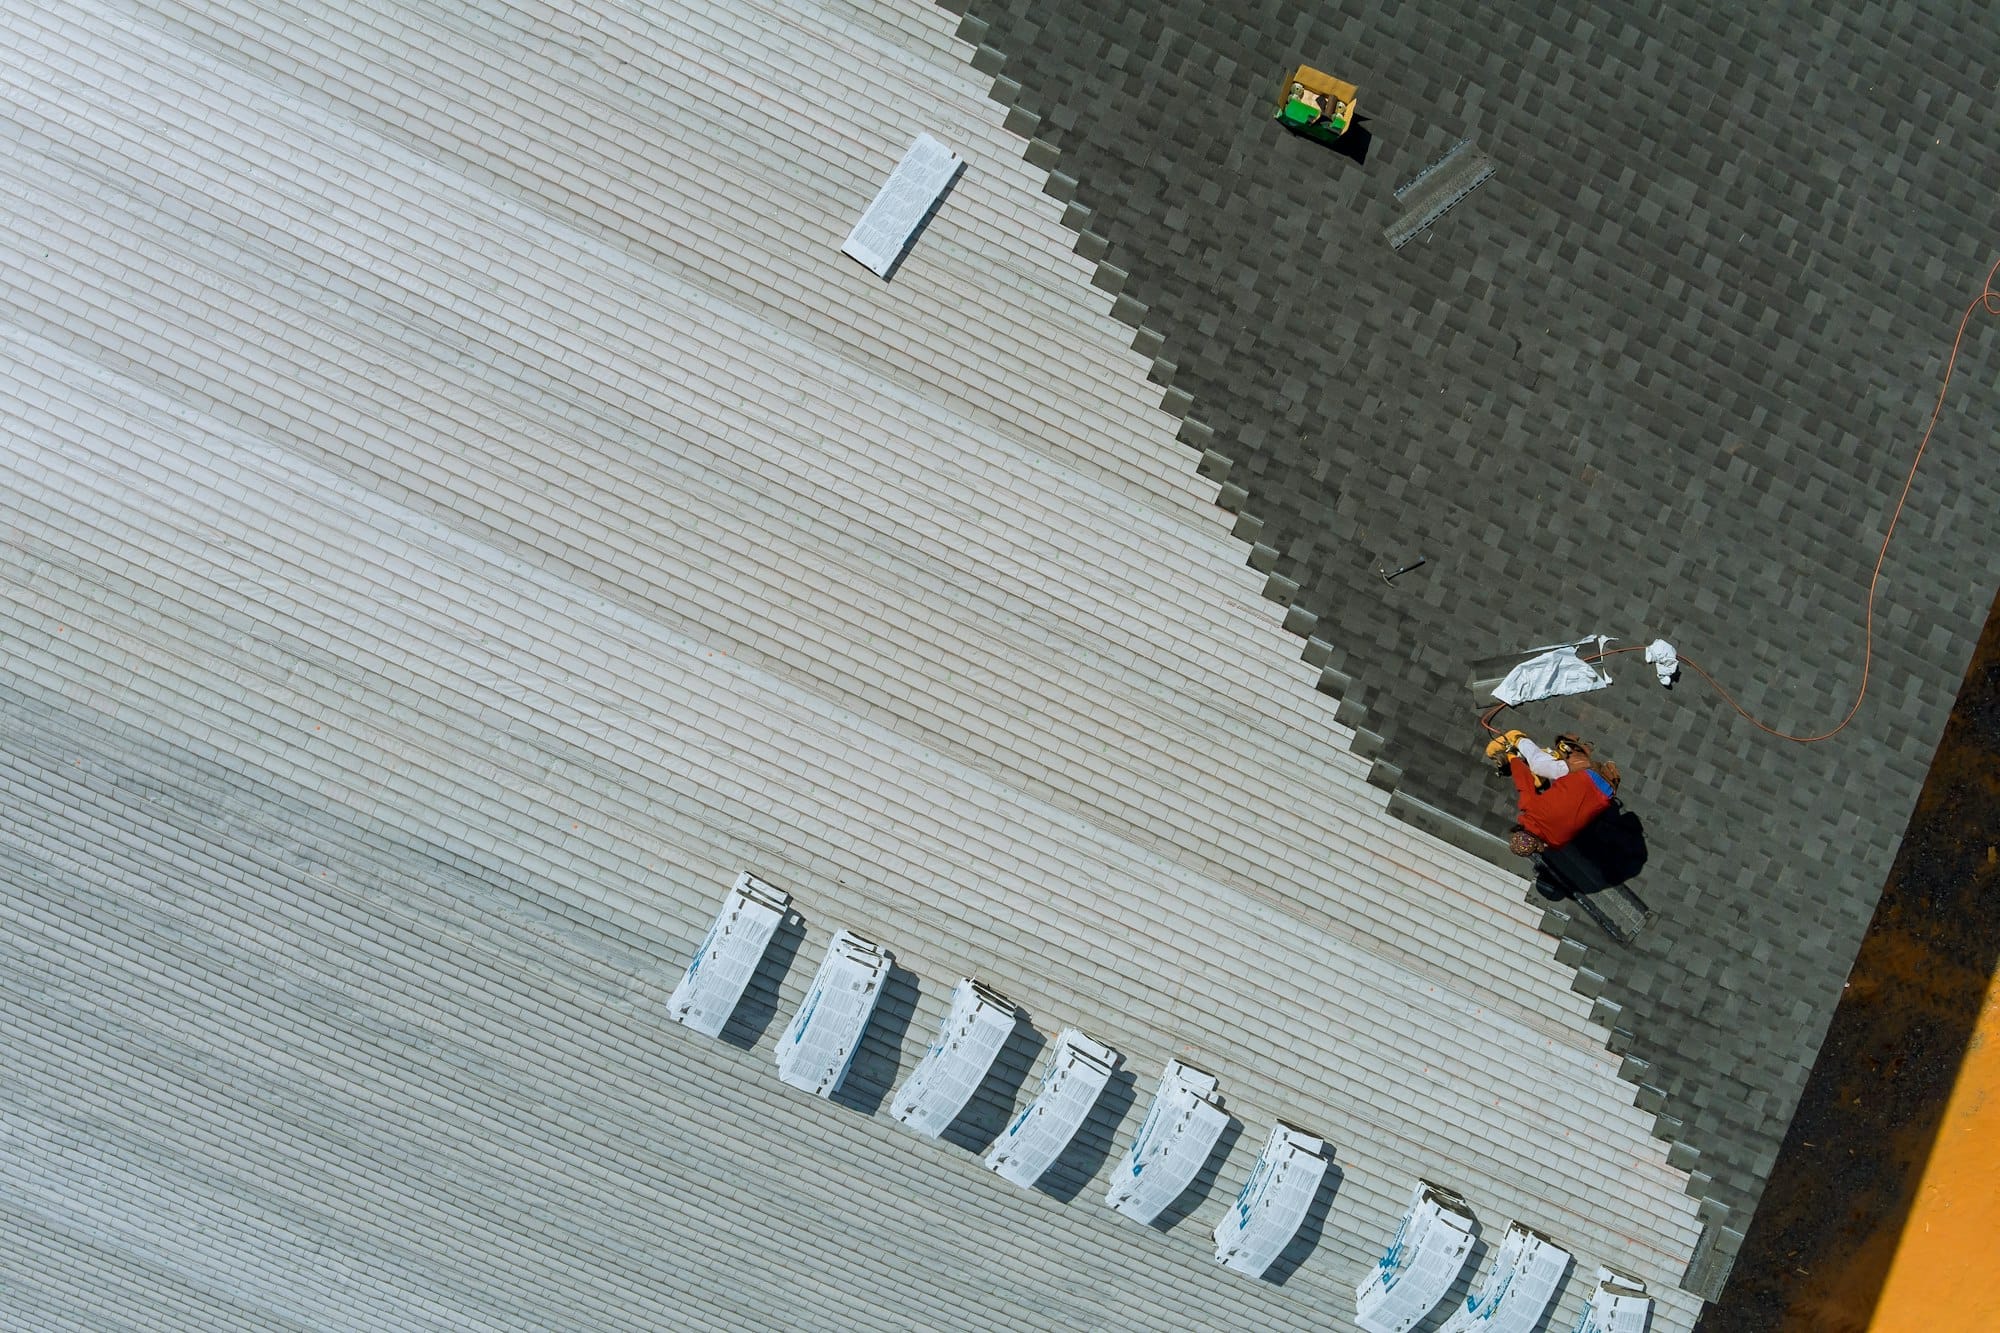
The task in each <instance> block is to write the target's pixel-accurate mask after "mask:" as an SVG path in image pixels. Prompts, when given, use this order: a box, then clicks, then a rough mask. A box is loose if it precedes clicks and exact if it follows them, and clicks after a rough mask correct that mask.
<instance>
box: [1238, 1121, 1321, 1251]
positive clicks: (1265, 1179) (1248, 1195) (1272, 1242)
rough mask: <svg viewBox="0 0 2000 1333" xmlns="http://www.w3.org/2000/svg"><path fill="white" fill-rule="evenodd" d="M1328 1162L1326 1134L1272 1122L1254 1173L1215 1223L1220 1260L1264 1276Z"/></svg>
mask: <svg viewBox="0 0 2000 1333" xmlns="http://www.w3.org/2000/svg"><path fill="white" fill-rule="evenodd" d="M1327 1166H1328V1161H1327V1158H1326V1144H1325V1143H1324V1142H1323V1141H1322V1140H1320V1139H1317V1138H1315V1137H1313V1136H1312V1135H1310V1134H1303V1133H1300V1132H1299V1131H1298V1130H1296V1129H1293V1128H1292V1127H1291V1126H1290V1125H1285V1124H1277V1125H1273V1126H1272V1127H1271V1137H1270V1138H1268V1139H1266V1140H1265V1142H1264V1151H1263V1152H1261V1153H1259V1154H1258V1155H1257V1165H1256V1166H1254V1167H1252V1168H1251V1169H1250V1179H1248V1180H1247V1181H1245V1182H1244V1183H1243V1188H1242V1190H1241V1191H1239V1192H1238V1193H1237V1195H1236V1202H1235V1203H1233V1204H1231V1205H1230V1207H1229V1211H1228V1212H1226V1213H1224V1214H1223V1215H1222V1220H1221V1221H1220V1222H1218V1223H1216V1225H1215V1231H1214V1236H1215V1257H1216V1260H1217V1261H1218V1262H1220V1263H1221V1264H1222V1265H1223V1266H1224V1267H1225V1268H1232V1269H1235V1270H1236V1271H1237V1272H1239V1273H1244V1274H1248V1275H1249V1276H1251V1277H1261V1276H1262V1275H1263V1273H1264V1270H1265V1269H1267V1268H1269V1267H1270V1266H1271V1265H1272V1264H1274V1263H1276V1262H1277V1259H1278V1256H1279V1255H1280V1254H1282V1253H1283V1252H1284V1249H1285V1247H1286V1246H1287V1245H1289V1244H1291V1242H1292V1237H1293V1236H1295V1235H1297V1234H1298V1230H1299V1225H1300V1223H1302V1222H1304V1221H1305V1219H1306V1212H1307V1211H1308V1210H1309V1209H1310V1208H1311V1207H1312V1202H1313V1196H1314V1195H1316V1194H1318V1193H1319V1187H1320V1182H1321V1181H1322V1180H1324V1179H1325V1178H1326V1168H1327Z"/></svg>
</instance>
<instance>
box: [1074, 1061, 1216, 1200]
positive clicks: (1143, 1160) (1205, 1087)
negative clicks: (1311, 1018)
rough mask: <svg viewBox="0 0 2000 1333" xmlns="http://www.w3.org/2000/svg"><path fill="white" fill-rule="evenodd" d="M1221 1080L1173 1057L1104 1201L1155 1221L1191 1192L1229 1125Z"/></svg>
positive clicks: (1161, 1077)
mask: <svg viewBox="0 0 2000 1333" xmlns="http://www.w3.org/2000/svg"><path fill="white" fill-rule="evenodd" d="M1215 1089H1216V1079H1215V1075H1213V1074H1204V1073H1203V1072H1202V1071H1201V1070H1199V1069H1193V1068H1190V1067H1189V1066H1187V1065H1184V1064H1182V1063H1181V1062H1180V1061H1178V1060H1169V1061H1167V1069H1166V1072H1165V1073H1164V1074H1162V1075H1161V1076H1160V1086H1159V1090H1158V1091H1156V1092H1155V1093H1154V1094H1153V1103H1152V1105H1151V1106H1150V1107H1149V1108H1148V1109H1147V1111H1146V1118H1145V1119H1144V1120H1143V1121H1141V1122H1140V1124H1139V1132H1138V1133H1137V1134H1136V1135H1134V1136H1133V1138H1132V1146H1131V1147H1130V1148H1129V1149H1127V1150H1126V1153H1125V1157H1124V1159H1123V1160H1122V1161H1121V1162H1120V1163H1119V1166H1118V1169H1117V1170H1116V1171H1115V1172H1113V1173H1112V1176H1111V1188H1110V1189H1109V1190H1108V1191H1106V1192H1105V1196H1104V1201H1105V1202H1106V1203H1108V1204H1110V1205H1111V1206H1112V1207H1113V1208H1116V1209H1117V1210H1118V1211H1119V1212H1121V1213H1123V1214H1125V1216H1127V1217H1129V1218H1131V1219H1133V1220H1134V1221H1137V1222H1151V1221H1152V1220H1153V1219H1154V1218H1156V1217H1158V1216H1159V1215H1160V1214H1161V1213H1163V1212H1165V1211H1166V1209H1167V1205H1169V1204H1171V1203H1172V1202H1173V1201H1174V1200H1175V1199H1178V1198H1179V1197H1180V1196H1181V1195H1182V1194H1183V1193H1185V1192H1186V1190H1187V1188H1188V1186H1189V1185H1191V1184H1193V1183H1194V1178H1195V1177H1196V1176H1197V1175H1199V1174H1200V1172H1201V1168H1202V1167H1203V1166H1204V1165H1205V1164H1206V1163H1207V1162H1208V1158H1209V1154H1210V1153H1212V1152H1213V1151H1214V1150H1215V1142H1216V1140H1217V1139H1219V1138H1221V1137H1222V1131H1223V1130H1224V1129H1226V1128H1227V1127H1228V1125H1229V1114H1228V1112H1226V1111H1224V1110H1223V1109H1222V1107H1221V1105H1220V1104H1219V1101H1218V1099H1217V1097H1216V1093H1215Z"/></svg>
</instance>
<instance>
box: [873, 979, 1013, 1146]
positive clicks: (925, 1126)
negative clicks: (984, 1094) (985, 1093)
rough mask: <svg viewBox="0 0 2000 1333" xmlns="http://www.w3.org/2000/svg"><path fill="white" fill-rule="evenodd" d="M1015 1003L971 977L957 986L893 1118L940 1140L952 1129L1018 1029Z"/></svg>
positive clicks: (896, 1104) (894, 1106) (902, 1091)
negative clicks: (948, 1009) (1015, 1027)
mask: <svg viewBox="0 0 2000 1333" xmlns="http://www.w3.org/2000/svg"><path fill="white" fill-rule="evenodd" d="M1014 1018H1015V1009H1014V1002H1013V1001H1012V1000H1010V999H1008V998H1007V997H1006V996H1004V995H1001V994H1000V993H999V992H997V991H994V990H990V989H988V988H987V987H985V986H982V985H980V984H979V983H978V982H977V981H974V980H972V979H971V978H969V977H968V978H966V979H964V980H962V981H960V982H959V983H958V985H956V986H954V987H953V988H952V992H951V1011H950V1012H949V1013H947V1014H946V1015H945V1019H944V1026H943V1027H941V1028H939V1029H938V1035H937V1040H936V1041H934V1042H932V1043H931V1046H930V1049H929V1050H927V1051H925V1052H924V1058H923V1059H922V1060H919V1061H918V1062H917V1067H916V1068H915V1069H913V1070H911V1071H910V1076H909V1077H908V1078H906V1079H904V1080H903V1086H902V1087H900V1088H898V1089H897V1090H896V1100H895V1102H894V1103H892V1104H891V1106H890V1108H889V1114H891V1115H893V1116H895V1117H896V1119H898V1120H900V1121H902V1122H903V1123H904V1124H906V1125H908V1126H909V1127H910V1128H911V1129H914V1130H916V1131H917V1133H919V1134H922V1135H925V1136H926V1137H929V1138H933V1139H934V1138H936V1137H937V1136H938V1135H940V1134H942V1133H944V1132H945V1130H947V1129H949V1128H950V1127H951V1122H952V1121H954V1120H956V1119H957V1118H958V1113H959V1112H960V1111H963V1110H964V1109H965V1104H966V1103H967V1102H969V1101H971V1100H972V1094H973V1093H975V1092H977V1091H978V1090H979V1085H980V1084H981V1083H982V1082H984V1081H985V1079H986V1074H987V1071H988V1070H990V1069H992V1068H993V1061H994V1059H995V1058H996V1057H997V1056H998V1055H999V1054H1000V1048H1001V1047H1002V1046H1004V1045H1006V1044H1007V1038H1008V1037H1009V1036H1010V1035H1012V1033H1013V1031H1014Z"/></svg>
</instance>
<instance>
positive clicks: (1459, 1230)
mask: <svg viewBox="0 0 2000 1333" xmlns="http://www.w3.org/2000/svg"><path fill="white" fill-rule="evenodd" d="M1478 1231H1479V1228H1478V1226H1477V1224H1475V1223H1474V1222H1473V1220H1472V1210H1471V1209H1470V1208H1468V1207H1467V1206H1466V1203H1465V1200H1464V1199H1461V1198H1460V1197H1459V1196H1458V1195H1456V1194H1454V1193H1452V1192H1451V1191H1450V1190H1448V1189H1445V1188H1444V1187H1442V1186H1440V1185H1433V1184H1430V1183H1429V1182H1428V1181H1421V1180H1420V1181H1418V1182H1417V1188H1416V1191H1415V1192H1414V1193H1413V1194H1412V1195H1411V1196H1410V1210H1409V1211H1408V1212H1407V1213H1405V1214H1404V1215H1403V1222H1402V1225H1401V1226H1399V1227H1397V1228H1396V1236H1395V1239H1393V1240H1391V1241H1390V1242H1389V1248H1388V1250H1387V1251H1385V1252H1384V1253H1383V1255H1382V1257H1381V1259H1379V1260H1378V1261H1376V1264H1375V1269H1374V1271H1373V1272H1371V1273H1370V1274H1369V1275H1368V1276H1367V1278H1365V1279H1364V1280H1363V1281H1362V1282H1361V1284H1360V1285H1359V1286H1357V1287H1356V1288H1355V1289H1354V1322H1355V1323H1356V1324H1359V1325H1360V1326H1361V1327H1362V1328H1363V1329H1364V1330H1366V1333H1408V1330H1409V1329H1411V1328H1413V1327H1414V1326H1415V1325H1417V1324H1419V1323H1421V1322H1422V1321H1423V1319H1424V1317H1425V1316H1426V1315H1428V1314H1429V1313H1430V1312H1431V1311H1432V1310H1433V1309H1435V1308H1436V1307H1437V1303H1438V1302H1439V1301H1441V1300H1443V1299H1444V1296H1445V1293H1446V1292H1448V1291H1450V1290H1451V1284H1452V1283H1454V1282H1456V1281H1458V1275H1459V1273H1460V1272H1461V1271H1462V1270H1463V1269H1464V1268H1465V1259H1466V1256H1467V1255H1468V1254H1470V1253H1471V1252H1472V1241H1473V1238H1474V1237H1475V1236H1476V1235H1477V1234H1478Z"/></svg>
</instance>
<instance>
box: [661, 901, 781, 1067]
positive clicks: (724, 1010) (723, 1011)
mask: <svg viewBox="0 0 2000 1333" xmlns="http://www.w3.org/2000/svg"><path fill="white" fill-rule="evenodd" d="M791 901H792V900H791V897H790V895H788V894H786V893H783V892H781V891H780V890H777V889H774V888H772V887H771V886H770V885H768V884H766V883H764V881H762V880H760V879H758V878H757V877H756V876H755V875H752V874H750V873H749V872H748V871H745V872H744V873H743V874H741V875H738V876H737V877H736V883H735V884H734V885H732V886H731V887H730V890H729V892H728V894H727V895H725V896H724V898H723V900H722V910H721V911H719V912H717V913H716V914H715V924H714V925H712V926H710V927H709V928H708V934H707V935H705V936H703V937H702V941H701V944H700V946H699V947H697V948H696V949H695V951H694V957H693V959H691V960H690V961H689V963H688V966H687V971H686V972H685V973H683V974H682V975H681V981H680V984H679V985H678V986H676V987H674V993H673V996H672V998H670V999H669V1000H668V1001H667V1013H668V1014H669V1015H671V1016H672V1018H673V1020H674V1021H675V1022H676V1023H684V1024H686V1025H687V1026H688V1027H689V1028H691V1029H693V1030H694V1031H696V1032H699V1033H701V1034H702V1035H703V1036H704V1037H719V1036H721V1035H722V1029H723V1028H724V1027H725V1026H726V1025H727V1024H728V1022H729V1016H730V1015H731V1014H733V1013H735V1012H736V1005H737V1003H738V1002H739V1001H740V1000H742V998H743V992H744V990H745V988H747V987H748V986H749V985H750V978H751V977H753V976H755V975H756V973H757V965H758V964H759V963H761V962H763V961H764V951H765V950H766V949H768V948H769V947H770V946H771V936H772V935H774V934H776V933H777V930H778V923H779V922H780V921H782V920H784V918H785V912H786V909H788V908H789V907H790V906H791Z"/></svg>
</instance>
